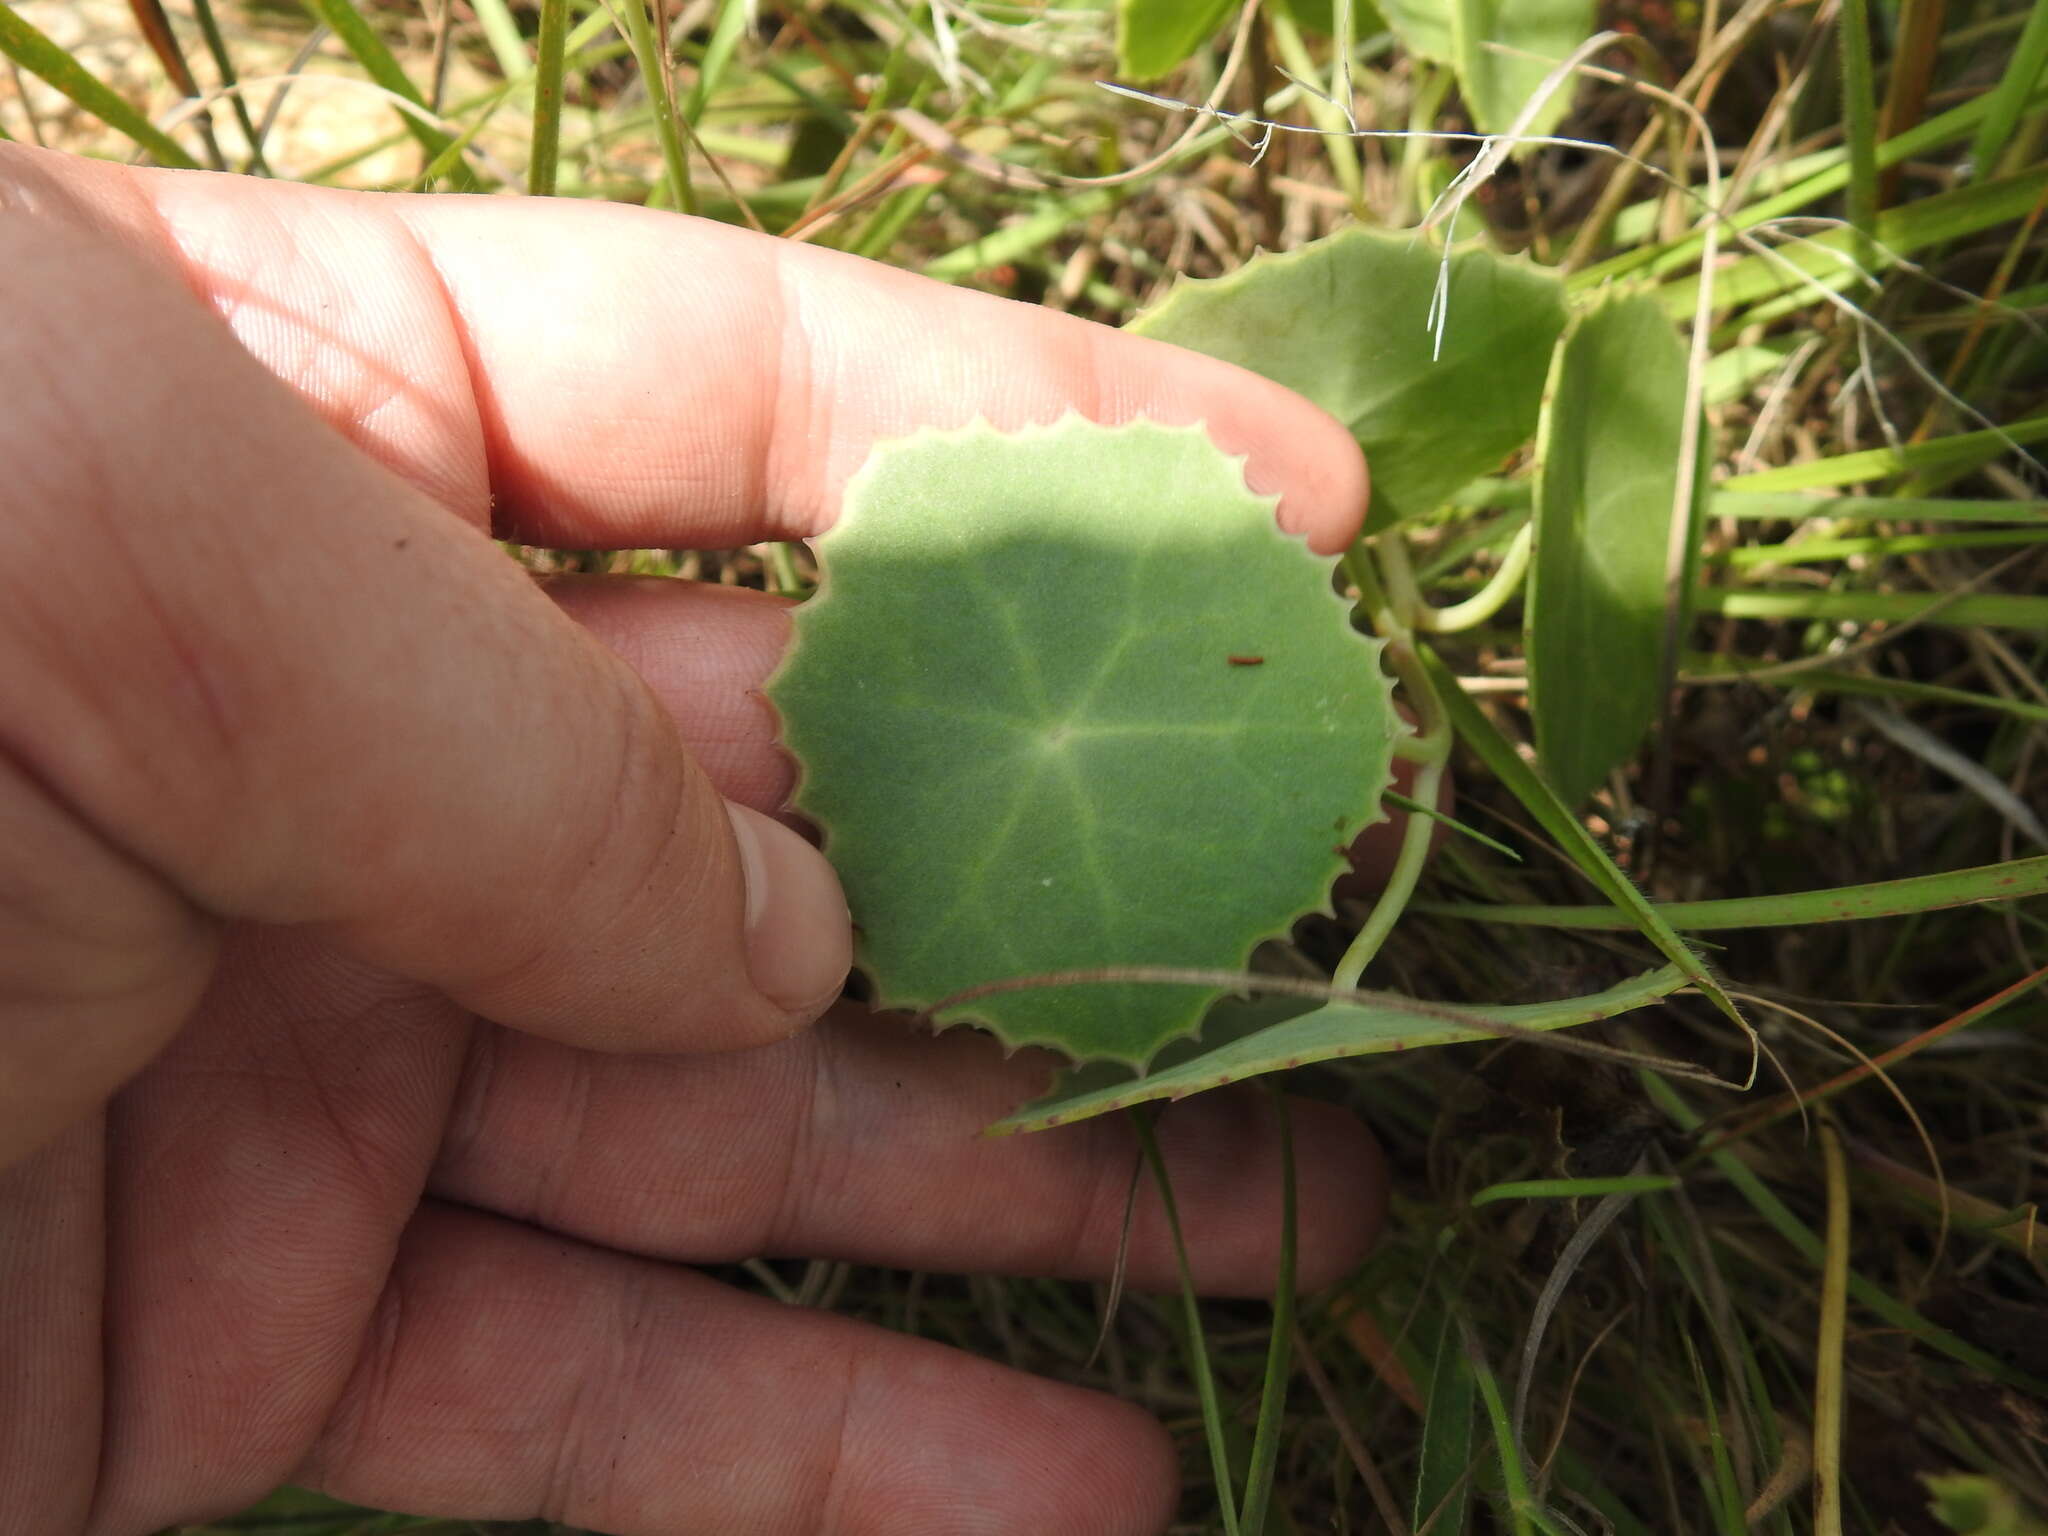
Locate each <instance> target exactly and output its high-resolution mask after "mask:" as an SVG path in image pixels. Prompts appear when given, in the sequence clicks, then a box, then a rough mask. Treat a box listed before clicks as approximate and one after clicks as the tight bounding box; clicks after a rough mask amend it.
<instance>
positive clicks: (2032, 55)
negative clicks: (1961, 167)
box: [1970, 0, 2048, 181]
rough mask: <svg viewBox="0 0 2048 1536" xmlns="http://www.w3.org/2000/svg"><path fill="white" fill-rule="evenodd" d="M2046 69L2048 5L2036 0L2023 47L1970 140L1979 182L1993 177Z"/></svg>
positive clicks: (1994, 90)
mask: <svg viewBox="0 0 2048 1536" xmlns="http://www.w3.org/2000/svg"><path fill="white" fill-rule="evenodd" d="M2044 68H2048V5H2042V4H2040V3H2039V0H2035V3H2034V4H2032V5H2030V6H2029V7H2028V8H2027V24H2026V27H2025V28H2024V29H2023V30H2022V31H2021V32H2020V40H2019V44H2018V46H2017V47H2015V48H2014V49H2013V53H2012V58H2011V59H2010V60H2009V61H2008V62H2007V64H2006V66H2005V73H2004V74H2003V75H2001V76H2000V77H1999V81H1998V84H1997V85H1995V86H1993V87H1992V89H1991V95H1990V99H1989V100H1988V101H1987V102H1986V103H1985V107H1984V120H1983V121H1982V122H1980V123H1979V124H1978V125H1977V135H1976V137H1975V138H1973V139H1972V140H1971V141H1970V168H1971V169H1972V170H1973V171H1974V172H1975V173H1976V175H1977V179H1978V180H1979V181H1988V180H1989V179H1990V178H1991V175H1992V173H1993V171H1994V169H1995V167H1996V162H1997V160H1998V153H1999V151H2000V150H2002V149H2004V148H2005V145H2006V141H2007V140H2009V139H2010V138H2011V137H2012V131H2013V128H2014V127H2015V126H2016V125H2017V124H2018V123H2019V120H2020V114H2021V113H2022V112H2023V111H2025V110H2026V105H2027V98H2028V97H2030V96H2031V95H2033V93H2034V89H2035V87H2036V86H2038V85H2039V84H2040V83H2041V72H2042V70H2043V69H2044Z"/></svg>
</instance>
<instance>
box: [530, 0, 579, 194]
mask: <svg viewBox="0 0 2048 1536" xmlns="http://www.w3.org/2000/svg"><path fill="white" fill-rule="evenodd" d="M568 30H569V0H540V28H539V32H538V34H537V36H536V37H535V39H534V41H535V42H536V43H537V44H538V47H539V56H538V58H537V59H536V61H535V63H534V72H533V148H532V151H531V152H530V153H529V155H528V156H527V162H526V190H527V192H528V193H529V194H530V195H532V196H534V197H552V196H554V192H555V167H556V163H557V162H558V161H559V159H560V158H561V153H562V74H563V67H564V62H565V60H566V57H567V50H566V49H565V47H564V42H565V39H566V36H567V34H568Z"/></svg>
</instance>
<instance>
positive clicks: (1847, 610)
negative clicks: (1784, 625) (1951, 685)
mask: <svg viewBox="0 0 2048 1536" xmlns="http://www.w3.org/2000/svg"><path fill="white" fill-rule="evenodd" d="M1694 600H1695V601H1696V602H1697V604H1698V606H1699V610H1700V612H1702V613H1719V614H1725V615H1726V616H1727V617H1729V618H1731V619H1805V620H1811V619H1818V620H1821V621H1823V622H1825V623H1851V624H1902V623H1904V622H1905V621H1906V620H1908V619H1920V618H1922V617H1923V615H1924V616H1925V619H1926V622H1928V623H1930V624H1958V625H1961V626H1962V627H1964V628H1965V629H1968V628H1971V627H1974V626H1977V625H1983V626H1985V627H1986V628H1990V629H2035V630H2048V597H2036V596H2033V595H2032V594H2030V593H2022V592H1969V593H1964V594H1963V595H1962V596H1960V597H1946V598H1945V597H1944V596H1943V594H1941V593H1939V592H1814V591H1809V590H1805V589H1796V590H1784V591H1779V590H1774V589H1767V590H1763V591H1755V590H1742V589H1739V588H1738V589H1734V590H1730V589H1728V588H1725V587H1701V588H1700V589H1699V590H1698V592H1696V593H1695V594H1694ZM1937 604H1938V605H1939V606H1938V607H1937Z"/></svg>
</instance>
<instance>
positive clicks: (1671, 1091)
mask: <svg viewBox="0 0 2048 1536" xmlns="http://www.w3.org/2000/svg"><path fill="white" fill-rule="evenodd" d="M1637 1080H1638V1081H1639V1082H1641V1083H1642V1085H1643V1088H1644V1091H1645V1092H1646V1093H1648V1094H1649V1096H1650V1099H1651V1101H1652V1102H1654V1103H1655V1104H1656V1105H1657V1107H1658V1108H1659V1109H1662V1110H1663V1111H1664V1112H1665V1113H1666V1114H1667V1115H1669V1116H1670V1117H1671V1118H1672V1120H1673V1121H1675V1122H1676V1123H1677V1124H1678V1125H1679V1127H1680V1128H1681V1129H1683V1130H1686V1131H1695V1130H1698V1129H1699V1126H1700V1123H1701V1122H1700V1116H1699V1115H1698V1114H1697V1113H1696V1112H1695V1111H1694V1110H1693V1109H1692V1108H1691V1107H1690V1106H1689V1105H1688V1104H1686V1102H1685V1100H1684V1099H1682V1098H1680V1097H1679V1094H1678V1091H1677V1090H1676V1089H1675V1088H1673V1087H1672V1086H1671V1085H1670V1084H1669V1083H1667V1082H1665V1081H1664V1079H1663V1078H1661V1077H1659V1076H1658V1075H1657V1074H1656V1073H1654V1072H1639V1073H1637ZM1706 1156H1707V1158H1708V1160H1709V1161H1710V1162H1712V1163H1713V1165H1714V1166H1715V1168H1717V1169H1719V1170H1720V1172H1721V1174H1722V1175H1723V1177H1725V1178H1726V1179H1727V1180H1728V1182H1729V1183H1730V1184H1731V1185H1733V1186H1734V1187H1735V1189H1736V1191H1737V1192H1738V1193H1740V1194H1741V1195H1742V1197H1743V1198H1744V1199H1745V1200H1747V1201H1748V1202H1749V1204H1750V1207H1751V1209H1753V1210H1754V1211H1755V1212H1756V1213H1757V1214H1758V1215H1759V1216H1761V1217H1762V1218H1763V1219H1764V1220H1765V1221H1766V1222H1767V1223H1769V1225H1770V1226H1771V1227H1772V1228H1773V1230H1775V1231H1776V1232H1777V1234H1778V1235H1779V1237H1781V1238H1782V1239H1784V1241H1785V1242H1786V1243H1787V1244H1789V1245H1790V1246H1791V1247H1792V1248H1793V1249H1794V1250H1795V1251H1797V1252H1798V1253H1799V1255H1800V1256H1801V1257H1802V1258H1804V1259H1806V1260H1807V1261H1808V1262H1809V1263H1811V1264H1812V1265H1813V1266H1814V1267H1815V1268H1816V1269H1818V1268H1819V1267H1820V1266H1821V1264H1822V1262H1823V1260H1824V1259H1825V1257H1826V1252H1827V1245H1826V1244H1825V1243H1823V1242H1822V1241H1821V1239H1820V1238H1819V1236H1817V1235H1816V1234H1815V1232H1814V1230H1813V1229H1812V1228H1811V1227H1809V1226H1807V1225H1806V1223H1805V1222H1803V1221H1801V1220H1800V1219H1799V1218H1798V1217H1797V1216H1795V1215H1793V1214H1792V1212H1791V1211H1790V1210H1789V1209H1788V1208H1787V1207H1786V1205H1785V1202H1784V1201H1782V1200H1780V1199H1779V1198H1778V1197H1777V1196H1776V1195H1775V1194H1773V1193H1772V1192H1771V1190H1770V1189H1769V1187H1768V1186H1766V1185H1765V1183H1764V1181H1763V1180H1762V1179H1761V1178H1760V1177H1759V1176H1758V1175H1757V1173H1756V1171H1755V1170H1754V1169H1752V1168H1751V1167H1750V1166H1749V1164H1748V1163H1746V1162H1744V1161H1743V1160H1742V1159H1741V1158H1740V1157H1738V1156H1736V1155H1735V1153H1734V1152H1733V1151H1732V1150H1731V1149H1728V1148H1721V1149H1719V1150H1717V1151H1713V1152H1709V1153H1707V1154H1706ZM1848 1288H1849V1294H1850V1295H1851V1296H1852V1297H1854V1298H1855V1299H1856V1301H1857V1302H1858V1303H1859V1304H1861V1305H1862V1306H1865V1307H1867V1308H1869V1309H1870V1310H1871V1311H1872V1312H1874V1313H1876V1314H1877V1315H1878V1316H1879V1317H1881V1318H1883V1319H1884V1320H1885V1321H1886V1322H1888V1323H1890V1324H1891V1325H1892V1326H1893V1327H1894V1328H1897V1329H1899V1330H1901V1331H1902V1332H1904V1333H1905V1334H1907V1335H1908V1336H1909V1337H1911V1338H1913V1339H1914V1340H1916V1341H1917V1342H1919V1343H1921V1344H1924V1345H1926V1346H1927V1347H1928V1348H1929V1349H1932V1350H1935V1351H1937V1352H1938V1353H1940V1354H1944V1355H1947V1356H1948V1357H1949V1358H1950V1359H1951V1360H1954V1361H1957V1362H1959V1363H1960V1364H1962V1365H1966V1366H1968V1367H1969V1368H1970V1369H1971V1370H1973V1371H1977V1372H1980V1373H1982V1374H1983V1375H1986V1376H1990V1377H1992V1378H1994V1379H1995V1380H1997V1381H2001V1382H2003V1383H2005V1385H2007V1386H2009V1387H2015V1388H2017V1389H2018V1390H2020V1391H2022V1392H2026V1393H2030V1394H2032V1395H2033V1396H2035V1397H2040V1398H2048V1381H2043V1380H2042V1379H2041V1378H2040V1377H2038V1376H2031V1375H2029V1374H2028V1373H2027V1372H2025V1371H2022V1370H2019V1369H2017V1368H2016V1367H2013V1366H2010V1365H2007V1364H2006V1363H2005V1362H2004V1361H2002V1360H2000V1359H1998V1358H1997V1357H1996V1356H1994V1355H1990V1354H1987V1353H1985V1351H1983V1350H1981V1349H1979V1348H1977V1347H1976V1346H1975V1345H1974V1344H1966V1343H1964V1342H1963V1341H1962V1340H1961V1339H1959V1338H1957V1337H1956V1336H1955V1335H1954V1334H1952V1333H1950V1332H1949V1331H1948V1330H1947V1329H1946V1328H1941V1327H1938V1326H1936V1325H1935V1324H1934V1323H1931V1322H1929V1321H1928V1320H1927V1319H1926V1318H1924V1317H1922V1316H1921V1315H1920V1314H1919V1313H1918V1312H1916V1311H1915V1310H1914V1309H1913V1308H1911V1307H1909V1306H1907V1305H1906V1304H1905V1303H1904V1302H1901V1301H1898V1300H1895V1299H1894V1298H1893V1297H1892V1296H1891V1295H1889V1294H1888V1293H1887V1292H1885V1291H1884V1290H1883V1289H1881V1288H1880V1287H1878V1286H1876V1285H1873V1284H1871V1282H1870V1281H1868V1280H1866V1279H1864V1278H1863V1276H1861V1275H1859V1274H1857V1273H1856V1272H1855V1271H1854V1270H1851V1271H1850V1272H1849V1277H1848Z"/></svg>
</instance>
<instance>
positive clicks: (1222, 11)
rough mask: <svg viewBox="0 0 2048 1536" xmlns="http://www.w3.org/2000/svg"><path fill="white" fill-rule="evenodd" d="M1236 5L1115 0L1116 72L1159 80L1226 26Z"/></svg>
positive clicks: (1204, 0)
mask: <svg viewBox="0 0 2048 1536" xmlns="http://www.w3.org/2000/svg"><path fill="white" fill-rule="evenodd" d="M1231 6H1232V0H1116V70H1117V73H1118V74H1119V75H1121V76H1123V77H1124V78H1125V79H1126V80H1157V79H1158V78H1159V77H1160V76H1161V75H1164V74H1168V73H1170V72H1171V71H1173V70H1174V69H1176V68H1178V67H1179V65H1180V63H1181V61H1182V60H1183V59H1185V58H1187V56H1188V55H1189V54H1191V53H1193V52H1194V51H1195V50H1196V49H1197V48H1199V47H1201V46H1202V44H1204V43H1206V42H1207V41H1208V40H1209V39H1210V38H1212V37H1214V36H1215V35H1216V29H1217V28H1218V27H1220V26H1222V25H1223V18H1224V17H1225V16H1226V15H1228V14H1229V12H1230V10H1231Z"/></svg>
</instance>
